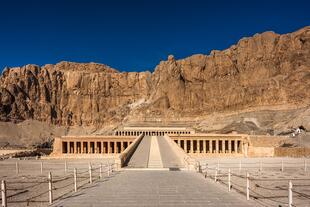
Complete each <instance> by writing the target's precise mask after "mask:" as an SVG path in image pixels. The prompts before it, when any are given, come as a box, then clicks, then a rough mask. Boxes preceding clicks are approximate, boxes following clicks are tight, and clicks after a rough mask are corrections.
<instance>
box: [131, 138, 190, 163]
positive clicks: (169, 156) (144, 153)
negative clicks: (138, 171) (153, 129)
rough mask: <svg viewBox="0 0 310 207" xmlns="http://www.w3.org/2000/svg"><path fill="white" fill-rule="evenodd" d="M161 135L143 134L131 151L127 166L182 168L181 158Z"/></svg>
mask: <svg viewBox="0 0 310 207" xmlns="http://www.w3.org/2000/svg"><path fill="white" fill-rule="evenodd" d="M167 139H169V138H166V137H163V136H145V137H143V138H142V140H141V142H140V144H139V145H138V147H137V149H136V151H135V152H134V153H133V155H132V157H131V158H130V160H129V162H128V163H127V167H128V168H150V169H163V168H169V169H180V168H184V165H183V164H182V162H181V159H180V158H179V157H178V156H177V155H176V154H175V153H174V150H173V149H171V145H169V143H168V141H169V140H167Z"/></svg>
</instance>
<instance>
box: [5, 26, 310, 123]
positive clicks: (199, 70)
mask: <svg viewBox="0 0 310 207" xmlns="http://www.w3.org/2000/svg"><path fill="white" fill-rule="evenodd" d="M309 91H310V27H305V28H303V29H301V30H298V31H296V32H294V33H290V34H285V35H278V34H275V33H273V32H265V33H262V34H256V35H254V36H253V37H250V38H243V39H241V40H240V41H239V42H238V43H237V44H236V45H233V46H231V47H230V48H228V49H226V50H224V51H212V52H211V54H210V55H200V54H198V55H193V56H191V57H188V58H185V59H181V60H176V59H175V58H174V56H173V55H170V56H169V57H168V58H167V61H161V62H160V63H159V64H158V65H157V66H156V68H155V70H154V72H153V73H150V72H148V71H147V72H139V73H138V72H129V73H125V72H119V71H117V70H115V69H113V68H110V67H109V66H106V65H103V64H96V63H85V64H82V63H72V62H60V63H58V64H56V65H45V66H42V67H39V66H36V65H26V66H23V67H17V68H6V69H5V70H4V71H3V73H2V75H1V78H0V120H1V121H16V122H19V121H23V120H26V119H35V120H39V121H46V122H50V123H53V124H57V125H63V126H72V125H85V126H104V125H111V124H119V123H121V122H123V121H125V120H128V119H129V118H131V119H135V118H136V119H138V118H140V119H143V117H152V116H157V117H162V118H165V119H169V118H171V119H174V118H175V117H178V118H180V119H182V117H193V118H197V117H199V116H204V115H207V114H210V113H212V112H219V111H235V110H239V109H245V108H251V107H259V106H268V105H273V106H274V105H280V104H281V105H282V104H290V105H296V106H304V105H307V104H309V103H310V93H309Z"/></svg>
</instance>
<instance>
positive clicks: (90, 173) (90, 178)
mask: <svg viewBox="0 0 310 207" xmlns="http://www.w3.org/2000/svg"><path fill="white" fill-rule="evenodd" d="M88 169H89V183H93V179H92V172H91V171H92V169H91V164H90V163H89V167H88Z"/></svg>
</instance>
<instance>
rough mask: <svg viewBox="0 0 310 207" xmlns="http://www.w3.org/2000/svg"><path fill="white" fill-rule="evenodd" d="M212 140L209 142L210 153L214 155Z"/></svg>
mask: <svg viewBox="0 0 310 207" xmlns="http://www.w3.org/2000/svg"><path fill="white" fill-rule="evenodd" d="M212 148H213V147H212V139H210V140H209V153H213V152H212Z"/></svg>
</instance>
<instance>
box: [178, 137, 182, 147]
mask: <svg viewBox="0 0 310 207" xmlns="http://www.w3.org/2000/svg"><path fill="white" fill-rule="evenodd" d="M178 146H179V147H181V140H180V139H178Z"/></svg>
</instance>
